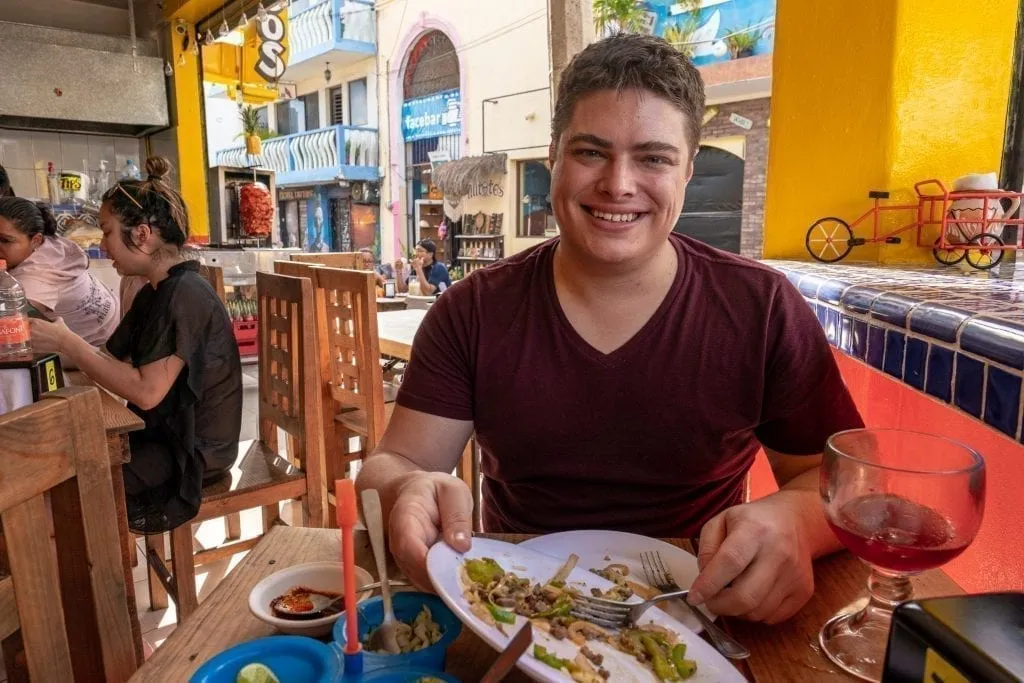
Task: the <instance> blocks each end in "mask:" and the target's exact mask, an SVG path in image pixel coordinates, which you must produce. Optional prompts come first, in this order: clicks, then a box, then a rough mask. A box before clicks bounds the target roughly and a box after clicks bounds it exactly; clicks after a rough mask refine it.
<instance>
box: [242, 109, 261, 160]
mask: <svg viewBox="0 0 1024 683" xmlns="http://www.w3.org/2000/svg"><path fill="white" fill-rule="evenodd" d="M238 116H239V118H241V120H242V136H244V137H245V152H246V154H250V155H252V156H259V154H260V153H261V152H262V151H263V139H262V137H261V135H260V132H261V128H262V127H261V126H260V117H259V110H258V109H257V108H256V107H254V106H252V105H251V104H246V105H239V106H238Z"/></svg>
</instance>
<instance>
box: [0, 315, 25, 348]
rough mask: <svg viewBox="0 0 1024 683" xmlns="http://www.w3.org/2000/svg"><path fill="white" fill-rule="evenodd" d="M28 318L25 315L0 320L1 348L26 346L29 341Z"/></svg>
mask: <svg viewBox="0 0 1024 683" xmlns="http://www.w3.org/2000/svg"><path fill="white" fill-rule="evenodd" d="M29 335H30V332H29V326H28V318H27V317H25V316H23V315H16V316H10V317H7V318H0V347H3V346H6V345H8V344H10V345H17V344H24V343H25V342H27V341H28V340H29Z"/></svg>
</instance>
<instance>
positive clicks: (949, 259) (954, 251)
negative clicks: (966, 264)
mask: <svg viewBox="0 0 1024 683" xmlns="http://www.w3.org/2000/svg"><path fill="white" fill-rule="evenodd" d="M941 241H942V238H941V237H936V238H935V246H934V247H932V256H934V257H935V260H936V261H938V262H939V263H941V264H942V265H944V266H955V265H956V264H958V263H960V262H961V261H963V260H964V256H966V255H967V251H966V250H964V249H963V247H961V246H960V245H958V244H957V243H955V242H947V243H946V248H945V249H943V248H942V247H940V246H939V243H940V242H941Z"/></svg>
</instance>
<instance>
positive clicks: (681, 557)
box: [474, 530, 715, 633]
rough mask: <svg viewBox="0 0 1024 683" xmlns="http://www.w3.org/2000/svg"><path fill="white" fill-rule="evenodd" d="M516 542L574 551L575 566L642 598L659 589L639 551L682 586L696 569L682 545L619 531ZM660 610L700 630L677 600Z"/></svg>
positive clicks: (556, 552)
mask: <svg viewBox="0 0 1024 683" xmlns="http://www.w3.org/2000/svg"><path fill="white" fill-rule="evenodd" d="M475 542H476V541H474V543H475ZM519 545H520V546H521V547H523V548H529V549H530V550H534V551H536V552H538V553H544V554H545V555H548V556H550V557H554V558H558V559H564V558H565V556H566V555H568V554H569V553H575V554H576V555H578V556H579V558H580V561H579V565H578V566H580V567H583V568H584V569H587V570H590V571H592V572H595V573H597V574H600V575H601V576H603V577H604V578H606V579H608V580H609V581H614V582H615V583H617V584H619V585H621V586H623V587H624V588H625V589H626V590H628V591H631V592H633V593H635V594H636V595H639V596H640V597H641V598H643V599H644V600H647V599H649V598H651V597H653V596H655V595H657V594H658V593H661V592H662V591H659V590H657V589H656V588H654V587H653V586H651V585H650V583H648V581H647V577H646V575H645V573H644V567H643V563H642V562H641V561H640V554H641V553H654V552H656V553H658V555H659V556H660V558H661V560H662V562H663V563H664V565H665V568H666V569H668V571H669V572H671V574H672V578H674V579H675V581H676V583H677V584H679V586H680V587H681V588H684V589H685V588H689V587H690V584H692V583H693V580H694V579H696V578H697V573H698V571H699V570H698V569H697V558H696V557H694V556H693V555H691V554H690V553H688V552H686V551H685V550H683V549H682V548H677V547H676V546H674V545H671V544H669V543H665V542H664V541H659V540H658V539H656V538H649V537H647V536H640V535H639V534H627V533H625V532H623V531H589V530H586V531H563V532H560V533H555V534H547V535H545V536H537V537H535V538H531V539H529V540H527V541H523V542H522V543H520V544H519ZM661 609H663V610H664V611H666V612H668V613H669V614H670V615H671V616H673V617H675V618H676V619H678V620H679V621H680V622H682V624H683V625H684V626H686V627H687V628H689V629H690V630H691V631H694V632H695V633H700V632H701V630H702V629H703V627H702V626H701V623H700V621H698V619H697V617H695V616H693V613H692V612H690V609H689V608H688V607H687V606H686V605H683V604H680V603H679V602H678V601H675V600H673V601H672V602H669V603H667V604H664V603H663V604H662V606H661ZM702 611H703V612H704V614H706V615H708V617H710V618H711V619H715V615H714V614H712V613H711V612H708V611H707V610H706V609H705V610H702Z"/></svg>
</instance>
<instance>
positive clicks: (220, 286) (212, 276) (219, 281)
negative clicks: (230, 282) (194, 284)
mask: <svg viewBox="0 0 1024 683" xmlns="http://www.w3.org/2000/svg"><path fill="white" fill-rule="evenodd" d="M199 274H200V275H202V276H203V279H205V280H206V281H207V282H209V283H210V286H211V287H213V291H215V292H217V296H219V297H220V300H221V303H223V304H227V302H228V295H227V292H226V291H225V289H224V269H223V268H221V267H220V266H199Z"/></svg>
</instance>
